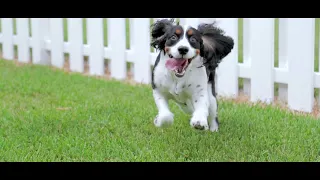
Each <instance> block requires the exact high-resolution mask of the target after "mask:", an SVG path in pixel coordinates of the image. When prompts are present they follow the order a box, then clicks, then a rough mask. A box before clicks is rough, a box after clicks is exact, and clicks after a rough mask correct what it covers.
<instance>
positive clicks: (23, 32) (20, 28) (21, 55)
mask: <svg viewBox="0 0 320 180" xmlns="http://www.w3.org/2000/svg"><path fill="white" fill-rule="evenodd" d="M17 39H18V43H17V44H18V61H20V62H29V61H30V50H29V19H28V18H17Z"/></svg>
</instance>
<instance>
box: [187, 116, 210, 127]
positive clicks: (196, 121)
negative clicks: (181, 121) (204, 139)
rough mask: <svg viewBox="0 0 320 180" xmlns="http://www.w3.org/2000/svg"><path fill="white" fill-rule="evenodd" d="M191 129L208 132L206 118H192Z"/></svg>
mask: <svg viewBox="0 0 320 180" xmlns="http://www.w3.org/2000/svg"><path fill="white" fill-rule="evenodd" d="M190 125H191V127H193V128H195V129H198V130H208V129H209V125H208V121H207V119H206V118H199V117H192V118H191V121H190Z"/></svg>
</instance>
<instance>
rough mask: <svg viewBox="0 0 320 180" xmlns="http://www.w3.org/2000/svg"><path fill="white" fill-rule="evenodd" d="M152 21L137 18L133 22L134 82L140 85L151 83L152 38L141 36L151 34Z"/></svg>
mask: <svg viewBox="0 0 320 180" xmlns="http://www.w3.org/2000/svg"><path fill="white" fill-rule="evenodd" d="M149 27H150V21H149V19H148V18H135V19H134V21H133V34H132V35H131V38H133V41H132V43H133V47H132V46H131V47H132V50H133V51H134V57H135V61H134V80H135V81H137V82H139V83H145V84H146V83H150V81H151V78H150V77H151V69H150V68H151V66H150V60H149V54H150V36H141V34H150V30H149Z"/></svg>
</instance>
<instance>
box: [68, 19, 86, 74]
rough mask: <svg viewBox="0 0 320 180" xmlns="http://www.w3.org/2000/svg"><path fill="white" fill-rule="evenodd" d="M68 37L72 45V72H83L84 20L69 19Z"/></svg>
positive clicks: (70, 55)
mask: <svg viewBox="0 0 320 180" xmlns="http://www.w3.org/2000/svg"><path fill="white" fill-rule="evenodd" d="M68 37H69V44H70V53H69V57H70V59H69V61H70V70H71V71H75V72H83V70H84V62H83V60H84V59H83V38H82V37H83V31H82V18H68Z"/></svg>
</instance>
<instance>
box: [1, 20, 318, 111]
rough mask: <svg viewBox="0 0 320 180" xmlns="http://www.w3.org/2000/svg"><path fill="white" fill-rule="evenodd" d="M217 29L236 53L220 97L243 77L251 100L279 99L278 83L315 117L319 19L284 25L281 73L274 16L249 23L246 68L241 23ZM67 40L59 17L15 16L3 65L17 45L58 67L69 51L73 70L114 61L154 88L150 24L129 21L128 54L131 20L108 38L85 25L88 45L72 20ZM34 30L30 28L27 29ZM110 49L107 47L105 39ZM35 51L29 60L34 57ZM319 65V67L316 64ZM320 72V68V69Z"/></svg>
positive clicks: (121, 72)
mask: <svg viewBox="0 0 320 180" xmlns="http://www.w3.org/2000/svg"><path fill="white" fill-rule="evenodd" d="M211 20H212V19H192V18H180V24H182V25H183V24H186V23H187V24H191V25H197V24H198V23H199V22H204V21H206V22H210V21H211ZM216 20H217V21H218V23H219V24H218V25H219V26H220V27H221V28H222V29H224V30H225V31H226V34H227V35H229V36H232V37H233V38H234V40H235V48H234V50H233V51H232V52H231V53H230V54H229V55H228V56H227V57H226V58H225V60H224V61H223V63H221V65H220V67H219V71H218V75H219V76H218V93H219V95H221V96H227V97H236V96H237V95H238V94H239V86H238V78H239V77H240V78H244V84H243V87H244V91H245V93H247V94H249V95H250V97H251V100H252V101H257V100H259V101H263V102H272V101H274V83H280V85H279V97H280V98H281V99H283V100H285V101H287V103H288V105H289V107H290V108H291V109H293V110H300V111H305V112H311V111H312V108H313V105H314V102H315V99H318V100H319V97H314V89H315V88H320V73H319V72H315V71H314V66H315V63H314V57H315V56H314V54H315V51H314V50H315V48H314V47H315V42H314V37H315V33H319V32H315V19H314V18H309V19H308V18H303V19H293V18H292V19H291V18H290V19H280V20H279V21H280V24H279V67H274V35H275V34H274V28H275V27H274V21H275V19H273V18H266V19H259V18H252V19H244V25H243V57H244V58H243V59H244V61H243V63H238V45H239V42H238V35H239V34H238V22H239V21H238V19H237V18H230V19H224V18H217V19H216ZM67 22H68V32H67V33H68V41H67V42H65V41H64V30H63V19H62V18H50V19H49V18H44V19H39V18H31V23H29V19H28V18H17V19H16V27H17V34H16V35H15V34H14V33H13V19H11V18H2V19H1V34H0V43H1V44H2V56H3V58H4V59H7V60H12V59H14V45H17V47H18V58H17V59H18V61H21V62H29V61H32V63H34V64H45V65H53V66H56V67H59V68H62V67H63V65H64V61H65V57H64V53H68V54H69V62H70V70H71V71H75V72H83V71H84V56H88V58H89V72H90V74H92V75H103V74H104V73H105V71H104V66H105V64H104V60H105V59H109V60H110V66H109V68H110V71H111V76H112V77H113V78H116V79H125V78H126V76H127V65H126V63H127V62H130V63H133V64H134V68H133V78H134V80H135V81H137V82H142V83H150V81H151V79H150V77H151V76H150V73H151V65H153V63H154V61H155V59H156V56H157V52H151V51H150V19H149V18H132V19H130V49H126V19H125V18H108V19H107V32H108V33H107V34H104V31H103V18H88V19H87V25H86V27H87V40H88V42H87V43H86V44H84V43H83V20H82V19H81V18H68V21H67ZM30 24H31V27H29V25H30ZM29 28H30V29H31V33H32V36H29V33H30V32H29V30H30V29H29ZM106 35H107V36H108V46H107V47H105V46H104V41H103V40H104V36H106ZM30 48H31V49H32V57H31V56H30ZM318 64H320V63H318ZM319 69H320V68H319Z"/></svg>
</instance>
